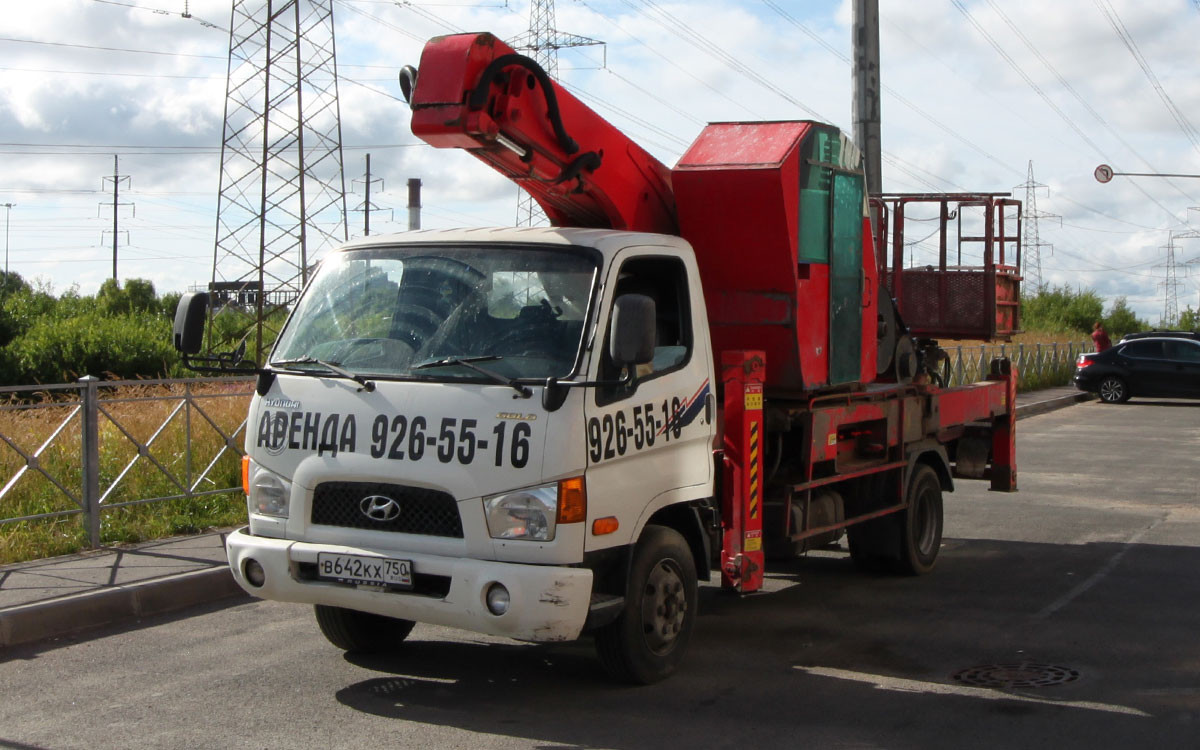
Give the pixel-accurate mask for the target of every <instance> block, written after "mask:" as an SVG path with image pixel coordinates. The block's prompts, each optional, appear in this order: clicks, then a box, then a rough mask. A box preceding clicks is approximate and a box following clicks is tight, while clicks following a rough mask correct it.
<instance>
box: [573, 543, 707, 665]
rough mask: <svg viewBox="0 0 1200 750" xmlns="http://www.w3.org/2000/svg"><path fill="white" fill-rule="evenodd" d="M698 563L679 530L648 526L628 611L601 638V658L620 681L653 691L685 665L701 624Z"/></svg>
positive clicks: (631, 575) (637, 558)
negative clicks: (695, 629) (698, 621)
mask: <svg viewBox="0 0 1200 750" xmlns="http://www.w3.org/2000/svg"><path fill="white" fill-rule="evenodd" d="M696 590H697V585H696V563H695V561H694V560H693V559H692V551H691V549H690V548H689V547H688V544H687V541H686V540H685V539H684V538H683V537H682V536H681V535H680V534H679V532H677V531H675V530H674V529H670V528H667V527H665V526H647V527H646V530H645V532H643V534H642V538H641V539H640V540H639V541H638V543H637V547H636V548H635V550H634V553H633V565H632V566H631V567H630V571H629V581H628V583H627V584H626V587H625V607H624V609H623V610H622V612H621V615H620V617H618V618H617V620H616V621H614V622H612V623H610V624H609V625H606V626H604V627H603V628H601V629H600V630H598V631H597V632H596V653H597V655H598V656H599V657H600V662H601V664H603V665H604V669H605V670H606V671H607V672H608V673H609V675H611V676H612V677H613V678H614V679H617V680H620V681H622V682H632V683H636V684H640V685H648V684H650V683H653V682H658V681H659V680H662V679H664V678H666V677H668V676H670V675H671V674H672V673H673V672H674V671H675V670H676V669H677V668H678V666H679V663H680V662H681V661H682V660H683V655H684V652H685V651H686V650H687V644H688V640H689V639H690V638H691V634H692V626H693V625H694V624H695V622H696Z"/></svg>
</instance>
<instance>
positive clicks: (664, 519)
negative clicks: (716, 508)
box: [639, 500, 712, 581]
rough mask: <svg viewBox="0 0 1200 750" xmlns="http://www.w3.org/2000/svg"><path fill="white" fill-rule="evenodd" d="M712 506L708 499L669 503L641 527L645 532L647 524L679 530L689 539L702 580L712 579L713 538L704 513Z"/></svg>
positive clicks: (697, 570)
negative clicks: (709, 533) (709, 532)
mask: <svg viewBox="0 0 1200 750" xmlns="http://www.w3.org/2000/svg"><path fill="white" fill-rule="evenodd" d="M711 507H712V506H711V505H710V503H709V502H708V501H706V500H701V501H692V502H686V503H675V504H673V505H668V506H666V507H663V508H659V509H658V510H657V511H655V512H654V514H653V515H651V516H650V518H649V519H648V520H647V521H646V523H645V525H643V526H642V529H641V532H642V533H644V532H645V530H646V527H647V526H650V525H655V526H666V527H667V528H671V529H674V530H675V531H678V532H679V534H680V535H681V536H682V537H683V538H684V539H685V540H687V544H688V549H690V550H691V551H692V559H693V560H694V561H695V563H696V577H697V578H698V579H700V580H701V581H710V580H712V565H711V560H712V539H711V537H709V535H708V533H707V531H706V530H705V523H704V515H705V514H707V513H709V512H711ZM639 536H640V534H639Z"/></svg>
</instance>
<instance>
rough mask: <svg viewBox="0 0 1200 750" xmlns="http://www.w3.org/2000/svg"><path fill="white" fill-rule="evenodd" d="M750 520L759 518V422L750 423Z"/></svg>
mask: <svg viewBox="0 0 1200 750" xmlns="http://www.w3.org/2000/svg"><path fill="white" fill-rule="evenodd" d="M750 518H758V422H751V423H750Z"/></svg>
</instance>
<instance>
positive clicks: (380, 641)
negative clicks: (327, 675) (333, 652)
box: [313, 604, 416, 654]
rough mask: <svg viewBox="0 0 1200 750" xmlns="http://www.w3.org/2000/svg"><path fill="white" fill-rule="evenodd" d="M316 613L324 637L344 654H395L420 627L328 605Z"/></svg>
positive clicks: (318, 605) (381, 616)
mask: <svg viewBox="0 0 1200 750" xmlns="http://www.w3.org/2000/svg"><path fill="white" fill-rule="evenodd" d="M313 609H314V611H315V613H316V615H317V625H318V626H319V627H320V628H321V634H322V635H324V636H325V638H326V639H328V640H329V642H330V643H332V644H333V645H335V646H337V647H338V648H340V649H342V650H343V651H357V652H359V653H364V654H376V653H385V652H388V651H394V650H395V649H396V648H397V647H399V646H400V644H401V643H402V642H403V641H404V639H405V638H407V637H408V634H409V633H411V632H412V629H413V626H415V625H416V623H415V622H413V621H412V620H401V619H399V618H396V617H384V616H383V615H377V614H373V613H371V612H359V611H358V610H355V609H345V608H343V607H330V606H327V605H325V604H317V605H314V606H313Z"/></svg>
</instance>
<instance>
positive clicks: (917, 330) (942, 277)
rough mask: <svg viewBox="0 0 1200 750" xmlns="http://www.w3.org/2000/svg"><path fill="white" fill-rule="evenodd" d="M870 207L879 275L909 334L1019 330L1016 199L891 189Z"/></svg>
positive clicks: (988, 334)
mask: <svg viewBox="0 0 1200 750" xmlns="http://www.w3.org/2000/svg"><path fill="white" fill-rule="evenodd" d="M871 208H872V213H873V214H874V216H875V217H877V219H878V220H877V221H876V222H875V225H874V226H875V247H876V248H878V249H879V264H880V269H879V272H880V277H881V278H882V279H884V280H885V283H886V284H887V287H888V289H889V290H890V291H891V294H892V296H893V297H894V298H895V299H896V301H897V303H898V305H899V308H900V315H901V317H902V318H903V319H904V323H905V324H906V325H907V326H908V328H909V330H910V331H911V333H912V335H913V336H916V337H921V338H932V339H972V340H979V341H995V340H1000V341H1007V340H1008V339H1010V338H1011V337H1012V335H1013V334H1014V333H1017V332H1018V331H1019V329H1020V308H1019V302H1020V299H1021V201H1019V200H1016V199H1013V198H1011V197H1010V194H1009V193H892V194H882V195H875V196H872V197H871ZM889 229H890V231H889ZM888 250H890V252H888ZM897 269H899V272H897Z"/></svg>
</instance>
